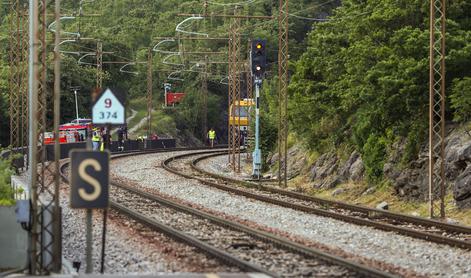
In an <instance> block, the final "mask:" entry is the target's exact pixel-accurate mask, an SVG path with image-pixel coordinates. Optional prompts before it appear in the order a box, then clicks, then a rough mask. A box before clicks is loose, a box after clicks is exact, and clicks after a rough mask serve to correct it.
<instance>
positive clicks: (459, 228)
mask: <svg viewBox="0 0 471 278" xmlns="http://www.w3.org/2000/svg"><path fill="white" fill-rule="evenodd" d="M214 156H217V155H216V154H213V155H208V156H205V157H201V158H197V159H195V160H194V161H193V163H192V167H193V168H194V169H195V170H196V171H200V172H202V173H204V174H206V175H210V176H213V177H214V178H220V177H221V176H220V175H217V174H214V173H211V172H209V171H206V170H204V169H202V168H200V167H198V166H197V165H196V164H197V163H199V162H200V161H202V160H205V159H208V158H211V157H214ZM223 178H224V179H226V180H230V181H232V182H236V183H241V184H242V185H245V186H249V187H253V186H256V187H257V188H258V189H261V190H264V191H268V192H270V193H276V194H281V195H285V196H288V197H291V198H296V199H299V200H303V201H309V202H314V203H319V204H321V205H324V206H328V207H335V208H339V209H347V210H350V211H354V212H361V213H365V214H368V215H375V216H379V215H383V216H386V217H388V218H390V219H393V220H397V221H403V222H407V223H411V224H417V225H423V226H426V227H437V228H441V229H443V230H446V231H448V232H454V233H465V234H471V227H469V226H465V225H459V224H453V223H446V222H442V221H438V220H436V219H429V218H423V217H417V216H412V215H406V214H402V213H397V212H392V211H387V210H381V209H377V208H370V207H366V206H361V205H353V204H349V203H345V202H341V201H335V200H329V199H324V198H319V197H314V196H309V195H305V194H302V193H298V192H293V191H289V190H286V189H279V188H273V187H270V186H264V185H261V184H259V183H255V182H249V181H244V180H238V179H233V178H230V177H223Z"/></svg>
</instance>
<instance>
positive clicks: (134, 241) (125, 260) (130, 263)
mask: <svg viewBox="0 0 471 278" xmlns="http://www.w3.org/2000/svg"><path fill="white" fill-rule="evenodd" d="M68 188H69V186H68V185H63V186H62V190H61V206H62V242H63V246H62V248H63V256H64V258H65V259H66V260H68V261H70V262H74V261H79V262H81V267H80V271H79V272H80V273H83V272H84V271H85V268H86V263H85V262H86V260H85V232H86V227H85V210H82V209H71V208H70V206H69V203H68V200H69V192H68V191H69V189H68ZM102 221H103V216H102V210H95V211H94V214H93V239H94V240H93V259H94V273H98V272H99V271H100V259H101V238H102V223H103V222H102ZM228 270H229V267H227V266H224V265H222V264H221V263H220V262H219V261H218V260H216V259H214V258H208V257H207V256H206V255H204V254H202V253H201V252H200V251H198V250H197V249H196V248H194V247H191V246H188V245H185V244H182V243H179V242H175V241H174V240H173V239H170V238H168V237H167V236H165V235H163V234H161V233H158V232H155V231H152V230H151V229H150V228H148V227H146V226H143V225H141V224H140V223H137V222H136V221H134V220H132V219H130V218H128V217H125V216H123V215H120V214H119V213H117V212H115V211H114V210H110V211H109V212H108V221H107V234H106V256H105V274H139V275H142V274H156V273H168V272H212V273H215V272H227V271H228ZM232 271H234V270H232Z"/></svg>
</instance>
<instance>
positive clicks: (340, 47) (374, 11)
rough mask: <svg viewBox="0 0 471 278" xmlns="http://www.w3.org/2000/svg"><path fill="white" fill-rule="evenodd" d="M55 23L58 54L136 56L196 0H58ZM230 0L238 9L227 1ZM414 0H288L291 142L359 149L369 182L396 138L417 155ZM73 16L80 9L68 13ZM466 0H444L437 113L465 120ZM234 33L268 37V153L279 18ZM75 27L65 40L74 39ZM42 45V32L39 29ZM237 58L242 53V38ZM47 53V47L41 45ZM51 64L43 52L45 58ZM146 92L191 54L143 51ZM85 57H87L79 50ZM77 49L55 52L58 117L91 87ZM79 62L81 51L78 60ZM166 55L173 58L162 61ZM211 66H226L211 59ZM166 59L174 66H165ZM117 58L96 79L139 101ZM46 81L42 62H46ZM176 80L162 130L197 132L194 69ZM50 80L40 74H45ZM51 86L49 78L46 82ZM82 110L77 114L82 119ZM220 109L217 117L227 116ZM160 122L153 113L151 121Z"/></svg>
mask: <svg viewBox="0 0 471 278" xmlns="http://www.w3.org/2000/svg"><path fill="white" fill-rule="evenodd" d="M62 2H63V4H62V5H63V7H62V8H63V13H64V14H71V15H76V18H75V19H73V20H64V21H63V29H64V31H67V32H69V33H68V34H69V36H71V37H74V36H75V37H77V34H80V38H81V39H79V40H77V41H76V42H74V43H70V44H64V46H63V48H62V49H63V50H67V51H71V52H73V51H95V49H96V40H88V39H87V38H93V39H97V40H101V41H102V42H103V50H104V51H107V52H113V53H110V54H105V55H104V56H103V60H104V61H129V62H139V61H146V60H147V52H148V49H149V48H151V47H153V46H154V45H155V44H156V43H157V42H159V41H160V40H159V39H156V38H157V37H174V36H177V35H179V36H190V35H189V34H185V33H178V32H176V31H175V27H176V26H177V25H178V24H179V23H180V22H181V21H183V20H184V19H185V17H181V16H178V13H192V14H199V13H203V11H204V7H203V2H204V1H180V0H168V1H148V0H137V1H136V0H132V1H131V0H113V1H103V0H97V1H86V2H83V3H82V4H80V2H81V1H62ZM234 2H237V3H238V6H236V5H233V4H231V3H234ZM428 5H429V4H428V2H427V1H419V0H343V1H340V0H331V1H327V0H299V1H290V17H289V20H290V25H289V26H290V32H289V37H290V42H289V43H290V47H289V49H290V77H291V80H290V86H289V120H290V133H291V135H292V136H291V137H294V138H296V140H297V141H299V142H301V143H303V144H304V145H305V146H306V147H307V148H308V149H310V150H311V151H315V152H318V153H323V152H326V151H329V150H333V149H336V150H339V151H340V152H341V151H342V150H347V151H351V150H357V151H358V152H360V153H361V154H362V157H363V160H364V163H365V167H366V170H367V175H368V177H369V178H370V180H376V179H378V178H381V176H382V168H383V161H384V159H385V156H386V154H387V152H388V147H389V146H390V145H391V144H393V143H394V142H396V141H397V140H398V138H407V141H406V142H407V146H406V149H407V153H406V155H405V156H404V158H403V160H404V161H405V162H407V161H409V160H411V159H412V158H414V157H415V156H416V155H417V152H418V150H419V147H420V144H421V143H422V142H423V141H424V139H425V138H426V135H427V126H428V119H427V117H428V67H429V64H428V53H429V52H428V44H429V31H428V30H429V27H428V26H429V20H428V12H429V6H428ZM79 11H82V16H78V15H79V14H80V13H79ZM234 12H236V13H239V14H245V15H276V14H277V13H278V1H271V0H258V1H257V0H249V1H222V0H221V1H209V6H208V13H209V14H233V13H234ZM470 14H471V0H453V1H448V7H447V37H446V39H447V58H446V63H447V76H446V78H447V79H446V80H447V119H448V120H450V121H451V120H453V121H455V122H466V121H468V120H469V119H470V117H471V17H470V16H469V15H470ZM0 22H1V24H2V28H1V29H0V53H1V59H0V93H1V97H0V109H1V110H0V111H1V113H0V125H1V126H0V128H1V130H2V132H1V135H0V140H1V141H0V142H1V144H2V145H7V144H8V132H7V130H8V123H9V119H8V117H9V115H8V69H9V66H8V51H9V47H8V35H9V33H8V28H7V26H8V22H9V14H8V5H3V6H2V10H1V11H0ZM230 23H231V20H230V19H226V18H219V17H210V18H207V19H205V20H195V21H192V22H191V23H187V24H186V25H185V26H184V29H185V30H186V31H192V32H198V33H207V34H208V35H209V36H210V37H227V36H228V29H229V25H230ZM241 24H242V28H241V30H240V31H241V39H242V42H246V41H247V40H248V39H250V38H263V39H266V40H267V48H268V53H269V57H268V62H269V65H270V69H269V71H268V74H267V78H266V80H265V81H264V85H263V105H262V108H263V112H262V117H263V119H262V136H263V145H264V148H265V149H266V150H274V149H275V148H276V146H275V142H276V126H277V125H276V121H277V120H276V112H277V109H276V106H277V101H276V98H277V70H278V67H277V54H278V53H277V51H278V45H277V44H278V37H277V33H278V25H277V21H276V20H275V19H273V20H245V19H244V20H242V21H241ZM74 34H75V35H74ZM49 36H50V39H51V41H52V34H49ZM242 45H243V46H244V48H243V50H242V53H244V54H243V55H242V56H243V58H244V59H245V53H246V49H245V47H246V45H245V43H242ZM48 47H49V49H50V50H52V48H53V46H52V45H49V46H48ZM164 48H165V49H166V50H169V51H179V50H180V51H181V50H183V49H184V50H185V51H216V52H224V51H227V44H226V43H224V42H216V41H215V42H213V41H211V42H207V41H184V40H181V41H179V42H176V43H169V44H165V47H164ZM48 57H49V59H52V53H50V54H49V55H48ZM153 57H154V58H153V59H154V60H153V63H154V65H155V67H154V72H153V76H154V84H153V85H154V87H153V91H154V99H155V100H156V103H155V104H156V106H159V105H161V104H162V102H163V83H165V82H168V81H169V80H168V75H169V73H170V72H172V71H175V70H176V69H187V70H189V69H190V67H191V63H192V62H198V61H201V59H202V57H201V55H200V56H192V55H186V56H184V57H174V58H175V59H174V58H171V59H170V60H166V64H164V63H162V62H163V60H164V58H165V55H162V54H159V53H154V56H153ZM89 58H90V61H89V63H93V62H94V60H93V59H94V57H89ZM78 59H79V56H77V55H73V54H66V53H64V54H63V55H62V77H61V79H62V97H61V99H62V115H61V119H62V121H63V122H65V121H68V120H70V119H72V118H73V117H74V110H73V109H70V108H71V107H73V105H74V99H73V94H72V93H71V92H70V87H71V86H80V87H81V91H80V94H79V103H80V106H81V107H80V110H81V111H89V106H90V95H89V92H91V91H92V90H93V88H94V86H95V67H94V66H90V65H83V64H81V65H80V64H78V63H77V61H78ZM86 59H88V58H86ZM172 59H173V60H172ZM210 60H211V61H226V60H227V55H214V56H211V57H210ZM169 62H170V64H183V65H182V66H177V67H175V66H173V65H169ZM120 67H121V65H117V64H106V65H105V66H104V70H105V76H104V86H117V87H122V88H126V90H127V91H128V92H129V95H128V99H136V98H140V97H144V96H145V92H146V82H145V80H146V67H145V65H141V64H137V65H135V66H130V67H128V68H127V70H128V71H133V72H137V73H138V74H130V73H126V72H121V71H120V70H119V69H120ZM48 71H49V77H51V76H52V63H49V64H48ZM210 71H211V78H210V81H209V85H208V87H209V90H210V99H209V124H210V125H211V126H215V127H218V132H219V133H220V134H224V127H225V126H226V124H225V122H224V121H225V114H224V113H225V112H224V111H226V109H227V86H226V85H225V84H222V83H223V82H221V80H222V79H223V78H224V77H225V76H226V75H227V66H226V65H222V64H215V65H212V66H211V67H210ZM178 77H179V78H180V79H184V81H175V80H173V81H171V82H172V84H173V86H174V88H175V90H178V91H184V92H186V93H187V97H186V98H185V101H184V103H183V104H181V106H180V107H179V109H177V110H169V111H164V114H165V119H166V123H168V125H169V126H172V127H175V128H178V129H179V130H185V131H186V132H189V133H193V134H198V133H200V129H201V119H200V116H199V112H198V111H200V110H201V106H200V105H201V102H200V100H199V99H200V95H201V94H200V88H201V75H200V74H199V73H197V72H192V71H185V72H182V73H180V74H179V75H178ZM50 79H51V78H50ZM48 84H49V86H50V88H52V82H49V83H48ZM84 116H86V115H84ZM226 116H227V115H226ZM155 121H159V119H158V118H157V119H155Z"/></svg>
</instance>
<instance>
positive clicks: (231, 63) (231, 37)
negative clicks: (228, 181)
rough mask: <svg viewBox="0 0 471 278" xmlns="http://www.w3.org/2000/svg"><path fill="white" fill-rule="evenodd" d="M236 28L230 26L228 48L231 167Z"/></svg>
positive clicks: (231, 159) (228, 120) (231, 154)
mask: <svg viewBox="0 0 471 278" xmlns="http://www.w3.org/2000/svg"><path fill="white" fill-rule="evenodd" d="M233 41H234V30H233V28H232V26H229V47H228V48H229V49H228V74H227V79H228V82H227V83H228V87H227V88H228V97H227V109H228V111H227V145H228V157H229V164H230V165H231V167H233V165H234V160H233V148H234V144H233V131H232V124H231V121H230V119H231V115H233V114H232V112H233V111H232V104H233V101H234V92H233V90H234V83H233V80H234V78H233V71H234V53H233V52H234V42H233Z"/></svg>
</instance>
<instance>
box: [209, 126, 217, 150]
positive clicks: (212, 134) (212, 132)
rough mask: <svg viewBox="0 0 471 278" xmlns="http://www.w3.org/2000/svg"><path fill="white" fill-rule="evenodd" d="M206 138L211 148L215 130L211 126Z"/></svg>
mask: <svg viewBox="0 0 471 278" xmlns="http://www.w3.org/2000/svg"><path fill="white" fill-rule="evenodd" d="M208 139H209V144H210V145H211V148H212V147H214V140H215V139H216V131H214V129H213V128H211V129H210V130H209V131H208Z"/></svg>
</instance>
